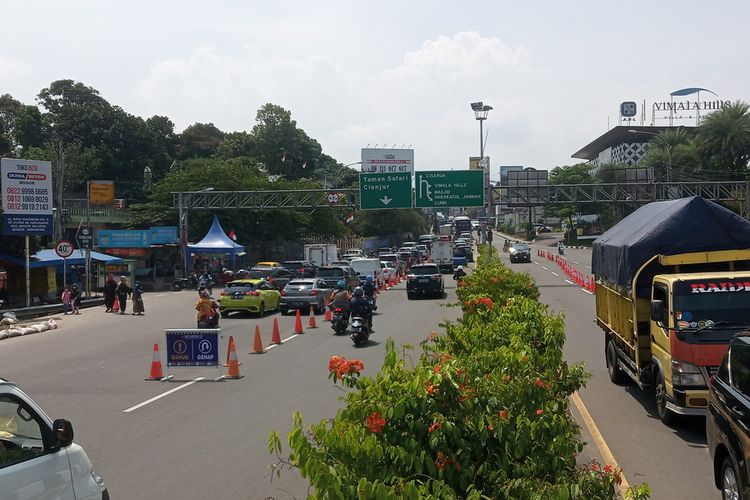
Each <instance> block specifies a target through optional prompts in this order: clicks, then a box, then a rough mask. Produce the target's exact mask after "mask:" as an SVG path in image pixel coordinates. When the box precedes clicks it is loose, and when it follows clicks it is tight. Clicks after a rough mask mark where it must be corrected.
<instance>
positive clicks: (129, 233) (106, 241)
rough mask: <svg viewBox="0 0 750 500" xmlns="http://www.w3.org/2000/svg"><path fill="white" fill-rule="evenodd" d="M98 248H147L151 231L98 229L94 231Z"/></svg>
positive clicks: (149, 243) (149, 244)
mask: <svg viewBox="0 0 750 500" xmlns="http://www.w3.org/2000/svg"><path fill="white" fill-rule="evenodd" d="M96 239H97V246H98V247H99V248H149V247H150V246H151V231H150V230H148V229H146V230H136V229H100V230H99V231H97V232H96Z"/></svg>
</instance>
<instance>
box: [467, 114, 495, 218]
mask: <svg viewBox="0 0 750 500" xmlns="http://www.w3.org/2000/svg"><path fill="white" fill-rule="evenodd" d="M471 110H472V111H474V118H476V120H477V121H478V122H479V163H480V164H482V162H484V128H483V122H484V121H485V120H486V119H487V113H489V112H490V111H492V106H490V105H488V104H485V103H483V102H482V101H478V102H472V103H471ZM483 169H485V173H486V175H485V179H486V181H485V184H486V185H485V187H484V190H485V197H486V199H487V208H486V209H485V210H486V212H485V215H486V216H487V217H488V219H489V221H490V225H492V210H491V209H492V188H491V184H490V172H489V165H487V166H485V167H483Z"/></svg>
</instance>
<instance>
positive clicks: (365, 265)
mask: <svg viewBox="0 0 750 500" xmlns="http://www.w3.org/2000/svg"><path fill="white" fill-rule="evenodd" d="M350 265H351V266H352V269H354V272H355V273H357V274H362V273H365V272H369V271H372V270H373V268H374V267H375V265H374V264H373V261H371V260H353V261H352V262H351V264H350Z"/></svg>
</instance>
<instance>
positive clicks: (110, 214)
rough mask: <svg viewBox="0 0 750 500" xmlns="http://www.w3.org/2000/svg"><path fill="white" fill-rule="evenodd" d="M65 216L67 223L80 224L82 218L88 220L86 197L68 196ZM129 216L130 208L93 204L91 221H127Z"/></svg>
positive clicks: (65, 202) (64, 211)
mask: <svg viewBox="0 0 750 500" xmlns="http://www.w3.org/2000/svg"><path fill="white" fill-rule="evenodd" d="M63 218H64V220H65V221H66V224H70V225H78V223H79V222H80V221H81V220H84V221H85V220H86V199H85V198H66V199H64V200H63ZM127 218H128V209H127V208H124V207H116V206H103V205H91V222H92V223H106V222H125V221H126V220H127Z"/></svg>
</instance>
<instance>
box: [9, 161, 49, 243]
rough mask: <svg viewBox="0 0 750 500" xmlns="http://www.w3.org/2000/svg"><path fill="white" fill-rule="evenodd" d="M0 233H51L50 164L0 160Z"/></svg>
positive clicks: (13, 234)
mask: <svg viewBox="0 0 750 500" xmlns="http://www.w3.org/2000/svg"><path fill="white" fill-rule="evenodd" d="M0 175H2V183H1V184H0V186H1V189H2V197H3V234H5V235H7V236H31V235H43V234H52V207H53V206H54V201H53V199H52V162H49V161H37V160H21V159H15V158H2V159H1V160H0Z"/></svg>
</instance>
